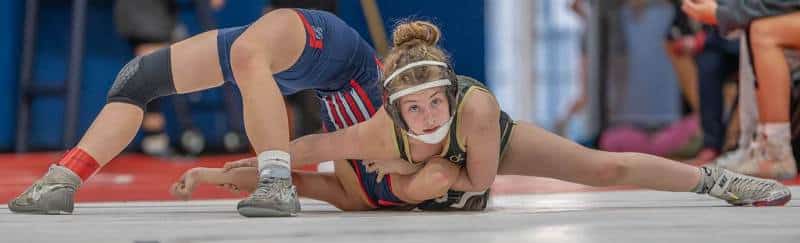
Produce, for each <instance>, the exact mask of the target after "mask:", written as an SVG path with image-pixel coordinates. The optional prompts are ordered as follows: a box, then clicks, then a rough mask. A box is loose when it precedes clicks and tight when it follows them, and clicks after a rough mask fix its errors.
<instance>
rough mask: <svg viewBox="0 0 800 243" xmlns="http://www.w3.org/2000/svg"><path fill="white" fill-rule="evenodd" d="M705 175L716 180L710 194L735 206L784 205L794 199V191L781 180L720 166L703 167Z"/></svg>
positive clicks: (709, 190) (707, 189) (709, 189)
mask: <svg viewBox="0 0 800 243" xmlns="http://www.w3.org/2000/svg"><path fill="white" fill-rule="evenodd" d="M701 170H702V172H703V176H709V177H711V178H712V179H713V180H714V184H713V185H712V186H711V188H705V189H704V191H706V192H707V193H708V194H709V195H711V196H712V197H716V198H719V199H722V200H725V201H726V202H728V203H730V204H732V205H735V206H756V207H761V206H782V205H785V204H786V203H788V202H789V200H791V199H792V192H791V191H790V190H789V188H788V187H786V186H784V185H783V184H781V183H780V182H777V181H775V180H769V179H761V178H756V177H752V176H746V175H742V174H738V173H735V172H731V171H728V170H726V169H723V168H719V167H711V166H703V167H701Z"/></svg>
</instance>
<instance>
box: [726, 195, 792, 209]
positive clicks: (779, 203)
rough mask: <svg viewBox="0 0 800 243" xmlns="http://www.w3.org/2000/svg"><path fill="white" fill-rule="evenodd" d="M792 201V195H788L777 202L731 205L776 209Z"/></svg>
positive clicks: (734, 204)
mask: <svg viewBox="0 0 800 243" xmlns="http://www.w3.org/2000/svg"><path fill="white" fill-rule="evenodd" d="M791 200H792V195H787V196H785V197H781V198H778V199H775V200H770V201H755V202H752V203H731V205H733V206H737V207H738V206H753V207H774V206H783V205H786V203H789V201H791Z"/></svg>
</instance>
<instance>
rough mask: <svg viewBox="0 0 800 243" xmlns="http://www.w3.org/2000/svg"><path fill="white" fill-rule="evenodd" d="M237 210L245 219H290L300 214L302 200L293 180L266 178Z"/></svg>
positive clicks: (241, 202)
mask: <svg viewBox="0 0 800 243" xmlns="http://www.w3.org/2000/svg"><path fill="white" fill-rule="evenodd" d="M236 209H237V210H238V211H239V214H241V215H242V216H245V217H289V216H295V215H296V214H297V212H300V200H299V199H298V198H297V191H296V190H295V187H294V185H292V181H291V179H289V178H274V177H265V178H261V179H259V182H258V187H256V190H255V192H253V194H250V197H248V198H246V199H244V200H242V201H239V204H238V205H237V206H236Z"/></svg>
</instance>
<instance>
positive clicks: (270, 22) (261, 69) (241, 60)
mask: <svg viewBox="0 0 800 243" xmlns="http://www.w3.org/2000/svg"><path fill="white" fill-rule="evenodd" d="M277 23H280V24H277ZM304 46H305V32H304V29H303V26H302V22H301V21H300V19H299V18H298V16H297V14H296V13H295V12H294V11H292V10H287V9H282V10H275V11H272V12H270V13H268V14H266V15H264V16H263V17H261V19H259V20H258V21H256V22H255V23H253V24H252V25H251V26H250V28H248V29H247V30H246V31H245V32H244V33H242V35H241V36H240V37H239V38H238V39H237V40H236V41H235V42H234V43H233V46H232V47H231V66H232V67H233V74H234V76H235V77H236V82H237V84H238V85H239V90H240V91H241V93H242V103H243V110H244V125H245V130H246V132H247V134H248V137H249V139H250V142H251V144H252V145H253V149H255V151H256V153H260V152H263V151H267V150H281V151H289V129H288V126H289V121H288V118H287V116H286V107H285V105H284V102H283V96H282V95H281V93H280V90H279V89H278V85H277V83H276V82H275V80H274V79H273V77H272V74H273V73H277V72H280V71H283V70H286V69H288V68H289V67H291V65H293V64H294V62H295V61H297V59H298V58H299V57H300V54H301V53H302V51H303V48H304Z"/></svg>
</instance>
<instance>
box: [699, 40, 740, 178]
mask: <svg viewBox="0 0 800 243" xmlns="http://www.w3.org/2000/svg"><path fill="white" fill-rule="evenodd" d="M707 33H708V38H707V39H706V41H705V45H704V46H705V47H704V48H703V50H702V51H701V52H700V54H699V55H698V56H697V57H696V60H697V66H698V70H699V72H698V77H699V81H700V82H699V87H700V117H701V122H700V124H701V127H702V128H703V129H702V130H703V148H702V150H701V151H700V153H698V154H697V157H696V158H695V159H694V160H693V161H692V163H694V164H704V163H708V162H710V161H712V160H713V159H715V158H716V157H717V156H718V155H719V154H720V151H722V149H723V145H724V144H725V141H726V138H725V134H726V130H727V129H726V127H727V126H728V124H727V122H725V119H724V118H723V114H724V111H725V108H724V105H723V104H724V102H723V100H724V99H723V84H724V83H725V82H726V81H729V80H732V79H731V77H732V76H734V75H735V74H736V73H737V71H738V70H739V63H738V60H739V42H738V41H736V40H727V39H725V38H723V37H722V36H721V35H720V34H719V32H718V31H717V30H716V29H709V31H708V32H707Z"/></svg>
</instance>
